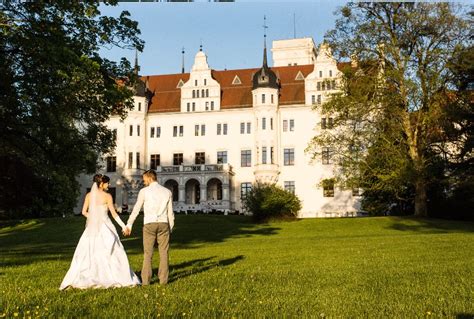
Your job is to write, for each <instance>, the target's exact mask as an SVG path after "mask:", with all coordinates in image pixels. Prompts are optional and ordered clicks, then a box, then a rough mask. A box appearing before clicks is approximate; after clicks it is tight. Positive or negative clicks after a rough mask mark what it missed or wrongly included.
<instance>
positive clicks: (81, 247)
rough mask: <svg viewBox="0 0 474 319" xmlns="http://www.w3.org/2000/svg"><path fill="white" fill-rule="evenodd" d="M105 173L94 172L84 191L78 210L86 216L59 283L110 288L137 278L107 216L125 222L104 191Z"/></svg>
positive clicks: (80, 286)
mask: <svg viewBox="0 0 474 319" xmlns="http://www.w3.org/2000/svg"><path fill="white" fill-rule="evenodd" d="M109 180H110V179H109V177H108V176H105V175H101V174H96V175H95V176H94V183H93V185H92V188H91V191H90V193H88V194H87V195H86V198H85V200H84V206H83V208H82V214H83V215H84V216H86V217H87V223H86V229H85V230H84V233H83V234H82V236H81V239H79V243H78V244H77V247H76V251H75V252H74V257H73V258H72V262H71V267H70V268H69V270H68V272H67V274H66V276H65V277H64V279H63V282H62V283H61V286H60V287H59V289H60V290H63V289H66V288H68V287H73V288H80V289H85V288H110V287H125V286H136V285H139V284H140V279H138V277H137V275H135V273H134V272H133V271H132V269H131V268H130V265H129V263H128V258H127V254H126V253H125V250H124V248H123V245H122V243H121V242H120V238H119V236H118V234H117V230H116V229H115V226H114V225H113V224H112V221H111V220H110V218H109V216H108V210H110V212H111V213H112V216H113V217H114V219H115V221H116V222H117V224H119V225H120V227H122V231H123V230H125V227H126V226H125V224H124V223H123V222H122V220H121V219H120V217H119V216H118V215H117V213H116V212H115V209H114V206H113V202H112V196H111V195H110V194H109V193H107V192H105V191H106V190H107V189H108V186H109Z"/></svg>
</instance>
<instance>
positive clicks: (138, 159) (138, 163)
mask: <svg viewBox="0 0 474 319" xmlns="http://www.w3.org/2000/svg"><path fill="white" fill-rule="evenodd" d="M136 157H137V168H140V153H139V152H137V153H136Z"/></svg>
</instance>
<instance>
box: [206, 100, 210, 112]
mask: <svg viewBox="0 0 474 319" xmlns="http://www.w3.org/2000/svg"><path fill="white" fill-rule="evenodd" d="M206 111H209V102H208V101H206Z"/></svg>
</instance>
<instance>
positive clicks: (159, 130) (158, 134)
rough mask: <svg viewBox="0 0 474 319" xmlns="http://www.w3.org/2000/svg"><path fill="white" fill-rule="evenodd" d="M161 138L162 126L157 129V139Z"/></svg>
mask: <svg viewBox="0 0 474 319" xmlns="http://www.w3.org/2000/svg"><path fill="white" fill-rule="evenodd" d="M160 136H161V126H157V127H156V137H160Z"/></svg>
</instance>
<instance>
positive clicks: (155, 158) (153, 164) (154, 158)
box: [150, 154, 160, 169]
mask: <svg viewBox="0 0 474 319" xmlns="http://www.w3.org/2000/svg"><path fill="white" fill-rule="evenodd" d="M158 166H160V154H151V155H150V169H156V168H157V167H158Z"/></svg>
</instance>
